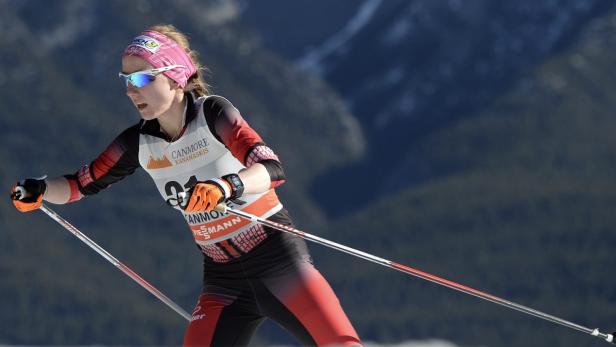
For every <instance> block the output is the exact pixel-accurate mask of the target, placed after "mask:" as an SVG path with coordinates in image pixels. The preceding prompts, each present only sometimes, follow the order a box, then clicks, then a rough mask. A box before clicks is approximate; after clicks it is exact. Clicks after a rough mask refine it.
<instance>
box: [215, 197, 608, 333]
mask: <svg viewBox="0 0 616 347" xmlns="http://www.w3.org/2000/svg"><path fill="white" fill-rule="evenodd" d="M216 210H218V211H219V212H223V213H225V212H227V213H231V214H234V215H236V216H240V217H242V218H246V219H248V220H250V221H251V222H254V223H259V224H262V225H265V226H268V227H271V228H273V229H276V230H280V231H283V232H286V233H290V234H293V235H296V236H299V237H301V238H303V239H306V240H308V241H312V242H315V243H318V244H321V245H323V246H326V247H329V248H333V249H335V250H338V251H341V252H344V253H347V254H350V255H353V256H356V257H359V258H362V259H365V260H368V261H370V262H373V263H376V264H379V265H383V266H386V267H388V268H391V269H394V270H398V271H400V272H403V273H405V274H408V275H412V276H415V277H419V278H421V279H424V280H426V281H430V282H433V283H436V284H439V285H441V286H445V287H448V288H450V289H454V290H457V291H460V292H462V293H465V294H469V295H472V296H475V297H478V298H480V299H483V300H486V301H490V302H493V303H495V304H498V305H501V306H505V307H508V308H510V309H513V310H517V311H520V312H522V313H526V314H528V315H531V316H535V317H537V318H541V319H543V320H547V321H549V322H552V323H555V324H559V325H562V326H565V327H567V328H571V329H574V330H577V331H581V332H583V333H587V334H590V335H592V336H596V337H599V338H602V339H604V340H605V341H607V342H610V343H613V344H616V341H614V335H615V334H616V333H612V334H606V333H602V332H600V331H599V329H590V328H587V327H585V326H582V325H579V324H575V323H572V322H570V321H567V320H565V319H562V318H558V317H556V316H552V315H549V314H547V313H543V312H541V311H538V310H535V309H532V308H530V307H527V306H524V305H520V304H517V303H515V302H512V301H509V300H505V299H503V298H499V297H497V296H494V295H491V294H488V293H485V292H482V291H480V290H477V289H473V288H471V287H468V286H465V285H462V284H459V283H456V282H453V281H450V280H447V279H444V278H441V277H438V276H435V275H432V274H429V273H427V272H424V271H421V270H417V269H414V268H412V267H409V266H406V265H402V264H399V263H396V262H393V261H391V260H387V259H383V258H379V257H377V256H374V255H372V254H368V253H366V252H362V251H360V250H357V249H354V248H351V247H347V246H345V245H341V244H339V243H336V242H333V241H329V240H326V239H323V238H320V237H318V236H315V235H312V234H308V233H305V232H303V231H301V230H298V229H295V228H292V227H289V226H286V225H283V224H279V223H276V222H272V221H270V220H267V219H264V218H261V217H258V216H255V215H252V214H250V213H246V212H243V211H240V210H236V209H232V208H230V207H228V206H227V205H225V204H219V205H218V206H216Z"/></svg>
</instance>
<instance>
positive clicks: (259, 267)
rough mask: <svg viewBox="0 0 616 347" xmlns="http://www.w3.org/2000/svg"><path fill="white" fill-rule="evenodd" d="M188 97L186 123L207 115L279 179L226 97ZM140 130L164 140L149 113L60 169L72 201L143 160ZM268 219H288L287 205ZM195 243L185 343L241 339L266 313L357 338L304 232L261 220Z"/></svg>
mask: <svg viewBox="0 0 616 347" xmlns="http://www.w3.org/2000/svg"><path fill="white" fill-rule="evenodd" d="M186 98H187V108H186V114H185V127H184V129H185V128H186V125H188V124H190V122H192V121H194V120H195V119H196V117H205V119H206V123H207V126H208V127H209V130H210V131H211V133H212V134H214V135H215V136H216V139H217V140H218V141H220V142H221V143H223V144H224V145H225V146H226V148H227V149H228V150H229V151H230V152H231V153H232V154H233V156H234V157H235V158H237V159H238V160H239V161H241V163H242V164H243V165H244V166H246V167H250V166H251V165H253V164H254V163H260V164H262V165H264V166H265V167H266V169H267V171H268V173H269V175H270V178H271V182H272V186H271V187H272V188H273V187H276V186H278V185H280V184H281V183H283V182H284V180H285V176H284V172H283V170H282V166H281V164H280V161H279V160H278V157H277V156H276V154H275V153H274V152H273V151H272V150H271V148H269V147H268V146H267V145H266V144H265V143H264V142H263V140H262V139H261V137H260V136H259V135H258V134H257V133H256V132H255V131H254V130H253V129H252V128H251V127H250V126H249V125H248V124H247V123H246V121H245V120H244V119H243V118H242V116H241V115H240V113H239V111H238V110H237V109H236V108H235V107H233V105H232V104H231V103H230V102H229V101H227V100H226V99H224V98H222V97H219V96H209V97H207V98H206V99H205V101H204V102H203V108H202V109H203V113H202V114H201V113H200V112H198V109H197V107H195V105H194V103H195V99H194V98H193V96H192V95H191V94H186ZM142 134H147V135H151V136H157V137H160V138H163V139H166V140H167V141H169V139H167V138H166V135H165V134H163V133H162V132H161V131H160V126H159V124H158V121H157V120H155V119H154V120H150V121H143V120H141V121H140V122H139V123H138V124H136V125H134V126H132V127H130V128H128V129H126V130H125V131H124V132H122V134H120V135H119V136H118V137H117V138H116V139H115V140H114V141H113V142H112V143H111V144H110V145H109V146H108V147H107V149H106V150H105V151H104V152H103V153H102V154H100V155H99V156H98V157H97V158H96V159H95V160H94V161H93V162H92V163H91V164H90V165H86V166H84V167H83V168H81V169H80V170H78V171H77V172H76V173H75V174H72V175H66V176H65V177H66V178H67V179H68V181H69V183H70V187H71V197H70V201H76V200H79V199H81V198H82V197H84V196H87V195H92V194H96V193H98V192H99V191H101V190H102V189H104V188H106V187H107V186H109V185H110V184H112V183H115V182H117V181H119V180H121V179H122V178H124V177H126V176H128V175H130V174H132V173H133V172H134V171H135V170H136V169H137V168H139V167H141V165H140V163H139V159H138V157H139V137H140V136H141V135H142ZM268 219H270V220H272V221H275V222H277V223H281V224H285V225H292V221H291V218H290V217H289V214H288V212H287V211H286V210H285V209H282V210H281V211H279V212H277V213H275V214H274V215H272V216H270V217H269V218H268ZM199 247H200V249H201V251H202V252H203V254H204V285H203V292H202V294H201V295H200V297H199V299H198V302H197V305H196V307H195V309H194V312H193V315H192V320H191V322H190V324H189V326H188V328H187V330H186V334H185V339H184V345H185V346H236V345H246V344H248V342H249V340H250V338H251V337H252V335H253V333H254V332H255V330H256V329H257V327H258V326H259V325H260V323H261V322H263V320H264V319H265V318H271V319H273V320H275V321H276V322H278V323H279V324H280V325H281V326H283V327H284V328H285V329H287V330H288V331H289V332H291V333H292V334H293V335H294V336H295V337H296V338H297V339H298V340H299V341H301V343H302V344H304V345H319V346H322V345H360V340H359V338H358V335H357V333H356V332H355V330H354V328H353V326H352V325H351V323H350V322H349V320H348V318H347V316H346V315H345V313H344V311H343V309H342V307H341V306H340V303H339V301H338V298H337V297H336V295H335V294H334V292H333V291H332V289H331V287H330V286H329V284H328V283H327V281H326V280H325V279H324V278H323V277H322V276H321V274H320V273H319V271H318V270H316V269H315V267H314V266H313V264H312V261H311V258H310V255H309V253H308V250H307V247H306V244H305V242H304V241H303V240H302V239H300V238H298V237H296V236H293V235H290V234H286V233H282V232H279V231H277V230H274V229H271V228H269V227H263V226H260V225H259V226H258V227H255V228H252V229H251V230H248V231H246V232H242V233H240V234H239V235H235V236H233V237H231V238H229V239H226V240H223V241H221V242H217V243H214V244H210V245H206V246H203V245H200V246H199Z"/></svg>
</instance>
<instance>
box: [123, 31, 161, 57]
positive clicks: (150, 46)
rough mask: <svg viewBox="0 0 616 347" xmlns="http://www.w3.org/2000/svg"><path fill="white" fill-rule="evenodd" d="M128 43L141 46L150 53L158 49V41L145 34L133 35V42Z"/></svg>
mask: <svg viewBox="0 0 616 347" xmlns="http://www.w3.org/2000/svg"><path fill="white" fill-rule="evenodd" d="M130 45H131V46H133V45H134V46H139V47H142V48H144V49H147V50H148V51H150V52H151V53H156V51H158V49H159V48H160V43H158V41H156V40H155V39H153V38H151V37H149V36H145V35H140V36H137V37H135V38H134V39H133V42H131V43H130Z"/></svg>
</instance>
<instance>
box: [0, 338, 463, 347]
mask: <svg viewBox="0 0 616 347" xmlns="http://www.w3.org/2000/svg"><path fill="white" fill-rule="evenodd" d="M364 346H365V347H459V346H458V345H456V344H453V343H451V342H448V341H444V340H436V339H434V340H422V341H405V342H399V343H394V344H380V343H376V342H366V343H365V344H364ZM0 347H59V346H43V345H38V346H27V345H2V344H0ZM71 347H105V346H103V345H90V346H71ZM127 347H128V346H127ZM159 347H163V346H159ZM275 347H290V346H275Z"/></svg>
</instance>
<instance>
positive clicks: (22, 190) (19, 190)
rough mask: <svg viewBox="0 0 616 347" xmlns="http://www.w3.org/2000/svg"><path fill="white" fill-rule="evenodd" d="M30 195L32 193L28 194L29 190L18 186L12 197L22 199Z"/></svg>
mask: <svg viewBox="0 0 616 347" xmlns="http://www.w3.org/2000/svg"><path fill="white" fill-rule="evenodd" d="M29 195H30V194H28V191H27V190H26V188H24V187H22V186H16V187H15V191H14V192H13V194H11V199H13V200H22V199H25V198H28V197H29Z"/></svg>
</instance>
